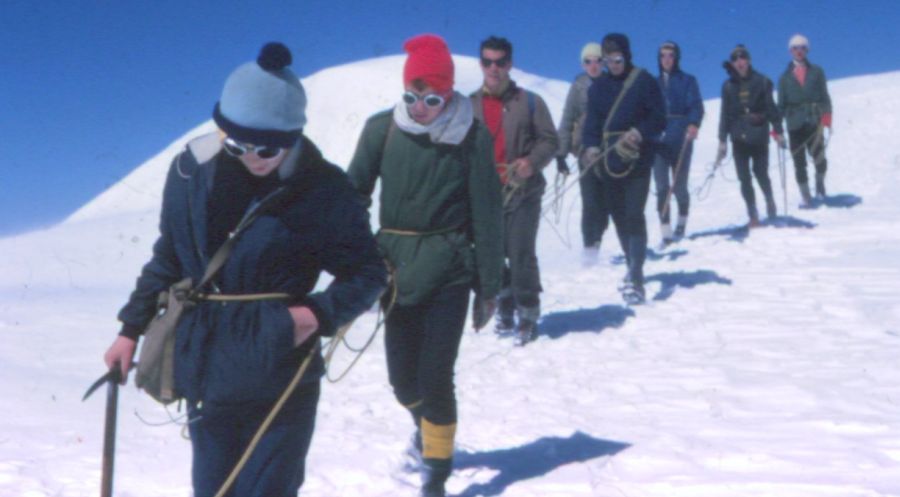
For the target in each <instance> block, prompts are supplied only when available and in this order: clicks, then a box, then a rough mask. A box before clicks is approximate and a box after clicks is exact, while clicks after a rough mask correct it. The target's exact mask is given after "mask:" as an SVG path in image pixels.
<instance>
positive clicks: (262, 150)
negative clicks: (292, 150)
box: [222, 137, 282, 159]
mask: <svg viewBox="0 0 900 497" xmlns="http://www.w3.org/2000/svg"><path fill="white" fill-rule="evenodd" d="M222 146H223V147H225V151H226V152H228V154H229V155H232V156H234V157H240V156H242V155H244V154H249V153H251V152H253V153H255V154H256V156H257V157H259V158H260V159H271V158H272V157H275V156H276V155H278V154H280V153H281V150H282V149H281V148H280V147H272V146H269V145H262V146H259V145H251V144H249V143H241V142H239V141H235V140H234V139H233V138H230V137H229V138H225V139H224V140H222Z"/></svg>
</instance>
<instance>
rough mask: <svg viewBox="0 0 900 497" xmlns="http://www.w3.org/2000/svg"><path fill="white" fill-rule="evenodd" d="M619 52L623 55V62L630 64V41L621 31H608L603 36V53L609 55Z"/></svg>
mask: <svg viewBox="0 0 900 497" xmlns="http://www.w3.org/2000/svg"><path fill="white" fill-rule="evenodd" d="M613 52H619V53H621V54H622V56H623V57H625V63H626V64H631V43H629V42H628V37H627V36H625V35H623V34H622V33H610V34H608V35H606V36H604V37H603V53H604V54H606V55H609V54H611V53H613Z"/></svg>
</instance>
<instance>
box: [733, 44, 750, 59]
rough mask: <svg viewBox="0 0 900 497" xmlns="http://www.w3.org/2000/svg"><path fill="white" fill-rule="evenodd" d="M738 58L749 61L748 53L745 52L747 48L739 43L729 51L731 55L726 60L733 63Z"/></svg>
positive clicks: (747, 51)
mask: <svg viewBox="0 0 900 497" xmlns="http://www.w3.org/2000/svg"><path fill="white" fill-rule="evenodd" d="M738 57H742V58H744V59H747V60H751V59H750V51H749V50H747V47H745V46H744V45H742V44H740V43H738V44H737V45H736V46H735V47H734V48H733V49H731V55H730V56H729V57H728V59H729V60H731V61H732V62H734V61H736V60H737V59H738Z"/></svg>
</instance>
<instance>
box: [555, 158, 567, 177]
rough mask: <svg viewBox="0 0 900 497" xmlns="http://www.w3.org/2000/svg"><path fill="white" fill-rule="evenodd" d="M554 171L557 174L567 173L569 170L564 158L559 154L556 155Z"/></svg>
mask: <svg viewBox="0 0 900 497" xmlns="http://www.w3.org/2000/svg"><path fill="white" fill-rule="evenodd" d="M556 171H557V172H558V173H559V174H569V173H570V172H571V171H570V170H569V164H567V163H566V158H565V157H563V156H561V155H560V156H558V157H556Z"/></svg>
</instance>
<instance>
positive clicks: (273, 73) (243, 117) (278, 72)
mask: <svg viewBox="0 0 900 497" xmlns="http://www.w3.org/2000/svg"><path fill="white" fill-rule="evenodd" d="M292 61H293V60H292V57H291V52H290V50H288V48H287V47H286V46H284V45H283V44H281V43H277V42H273V43H267V44H266V45H265V46H263V48H262V50H261V51H260V53H259V57H258V58H257V59H256V61H254V62H248V63H246V64H243V65H241V66H240V67H238V68H237V69H235V70H234V72H232V73H231V75H230V76H228V79H227V80H225V87H224V88H223V89H222V97H221V98H220V99H219V102H218V103H217V104H216V107H215V109H214V110H213V119H214V120H215V122H216V124H217V125H218V126H219V128H220V129H221V130H222V131H224V132H225V134H227V135H228V136H230V137H231V138H233V139H235V140H237V141H239V142H245V143H252V144H254V145H267V146H273V147H281V148H290V147H292V146H293V145H294V144H295V143H296V142H297V139H299V138H300V136H301V135H302V134H303V126H305V125H306V92H305V91H304V90H303V85H302V84H300V79H299V78H297V75H296V74H294V72H293V71H291V70H290V69H288V67H287V66H289V65H290V64H291V62H292Z"/></svg>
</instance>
